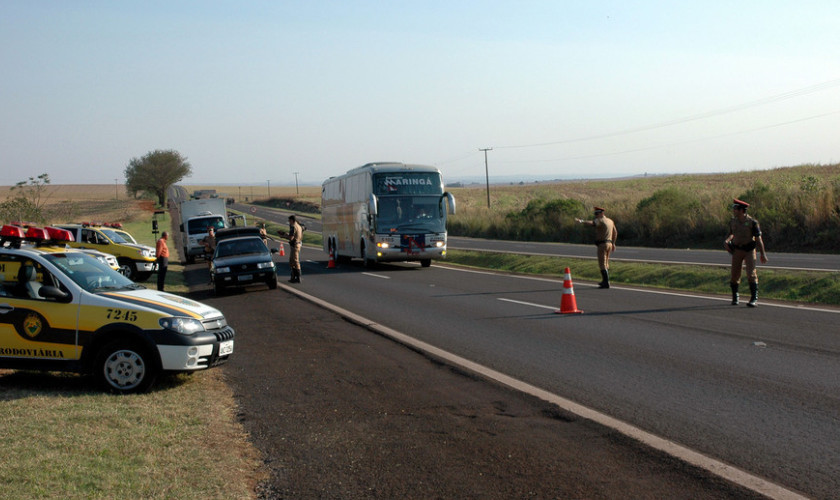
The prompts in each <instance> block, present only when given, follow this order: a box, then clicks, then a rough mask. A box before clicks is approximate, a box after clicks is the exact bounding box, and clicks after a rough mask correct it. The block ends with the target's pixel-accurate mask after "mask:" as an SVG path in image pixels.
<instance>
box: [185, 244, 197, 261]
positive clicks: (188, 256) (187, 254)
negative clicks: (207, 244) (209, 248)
mask: <svg viewBox="0 0 840 500" xmlns="http://www.w3.org/2000/svg"><path fill="white" fill-rule="evenodd" d="M184 255H186V259H187V264H193V263H195V256H194V255H190V254H189V252H187V249H186V248H185V249H184Z"/></svg>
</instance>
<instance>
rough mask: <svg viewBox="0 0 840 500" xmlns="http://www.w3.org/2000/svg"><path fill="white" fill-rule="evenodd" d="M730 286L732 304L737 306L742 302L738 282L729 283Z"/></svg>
mask: <svg viewBox="0 0 840 500" xmlns="http://www.w3.org/2000/svg"><path fill="white" fill-rule="evenodd" d="M729 288H731V289H732V305H733V306H737V305H738V304H739V303H740V301H739V300H738V283H729Z"/></svg>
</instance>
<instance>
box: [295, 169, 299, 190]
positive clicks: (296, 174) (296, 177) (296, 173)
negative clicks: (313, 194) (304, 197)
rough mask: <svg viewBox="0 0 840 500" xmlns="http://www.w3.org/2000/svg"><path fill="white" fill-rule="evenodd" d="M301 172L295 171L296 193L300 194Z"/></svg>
mask: <svg viewBox="0 0 840 500" xmlns="http://www.w3.org/2000/svg"><path fill="white" fill-rule="evenodd" d="M299 173H300V172H295V194H300V189H298V174H299Z"/></svg>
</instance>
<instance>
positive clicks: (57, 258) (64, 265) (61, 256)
mask: <svg viewBox="0 0 840 500" xmlns="http://www.w3.org/2000/svg"><path fill="white" fill-rule="evenodd" d="M44 257H45V258H46V259H47V260H49V261H50V262H52V263H53V265H55V266H56V267H57V268H58V269H60V270H61V271H62V272H63V273H64V275H65V276H67V277H68V278H70V279H71V280H73V282H74V283H76V284H77V285H79V286H80V287H82V288H83V289H85V290H86V291H88V292H91V293H96V292H100V291H103V290H114V289H132V288H136V287H138V286H141V285H137V284H136V283H134V282H133V281H131V280H130V279H128V278H126V277H125V276H123V275H122V274H120V273H118V272H116V271H114V270H113V269H111V268H110V267H108V266H107V265H106V264H103V263H102V262H101V261H100V260H99V259H97V258H96V257H93V256H91V255H88V254H86V253H82V252H67V253H51V254H48V255H45V256H44Z"/></svg>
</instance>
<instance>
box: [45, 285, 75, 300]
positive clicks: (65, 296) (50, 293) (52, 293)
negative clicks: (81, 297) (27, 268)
mask: <svg viewBox="0 0 840 500" xmlns="http://www.w3.org/2000/svg"><path fill="white" fill-rule="evenodd" d="M38 295H40V296H41V297H44V298H45V299H54V300H56V301H57V302H70V300H72V297H71V296H70V294H69V293H67V292H65V291H64V290H62V289H61V288H58V287H57V286H50V285H44V286H42V287H41V288H39V289H38Z"/></svg>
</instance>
